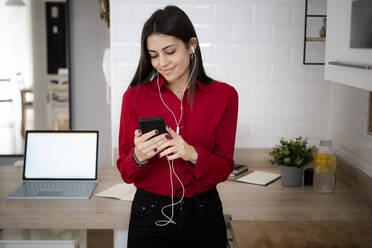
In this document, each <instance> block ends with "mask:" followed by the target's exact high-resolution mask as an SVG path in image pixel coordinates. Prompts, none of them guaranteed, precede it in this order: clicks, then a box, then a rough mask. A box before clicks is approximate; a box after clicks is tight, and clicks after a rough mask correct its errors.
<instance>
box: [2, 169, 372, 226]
mask: <svg viewBox="0 0 372 248" xmlns="http://www.w3.org/2000/svg"><path fill="white" fill-rule="evenodd" d="M259 170H266V171H274V172H278V173H279V168H259ZM98 175H99V178H98V185H97V188H96V192H100V191H102V190H104V189H107V188H109V187H111V186H113V185H115V184H117V183H121V182H122V181H121V178H120V175H119V173H118V171H117V169H116V167H111V166H110V167H109V166H107V167H106V166H102V167H99V172H98ZM21 177H22V167H14V166H0V229H1V228H82V229H126V228H128V222H129V214H130V207H131V203H130V202H127V201H120V200H115V199H108V198H99V197H92V198H91V199H90V200H31V199H28V200H7V199H6V196H7V194H9V193H10V192H11V191H13V190H14V189H15V188H16V186H17V185H18V184H20V183H21ZM218 190H219V192H220V195H221V199H222V203H223V208H224V212H225V214H230V215H231V216H232V219H233V220H250V221H366V220H369V221H372V209H371V207H369V206H368V205H367V204H366V203H365V202H363V201H362V200H361V199H360V198H359V197H358V196H357V195H356V194H354V193H353V192H352V191H351V190H350V189H348V188H347V187H345V185H343V184H342V183H339V182H338V183H337V185H336V192H335V193H334V194H331V195H322V194H318V193H316V192H313V190H312V187H305V186H303V187H298V188H288V187H283V186H281V180H277V181H275V182H274V183H272V184H270V185H268V186H266V187H265V186H257V185H251V184H244V183H237V182H230V181H227V182H224V183H221V184H219V185H218Z"/></svg>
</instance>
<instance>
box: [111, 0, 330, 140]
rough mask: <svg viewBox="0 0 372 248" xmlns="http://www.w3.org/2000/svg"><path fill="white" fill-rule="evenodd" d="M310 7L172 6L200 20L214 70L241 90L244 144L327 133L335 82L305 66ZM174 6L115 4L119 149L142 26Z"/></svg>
mask: <svg viewBox="0 0 372 248" xmlns="http://www.w3.org/2000/svg"><path fill="white" fill-rule="evenodd" d="M304 2H305V1H296V0H285V1H284V0H275V1H273V0H267V1H266V0H265V1H262V0H204V1H203V0H200V1H199V0H198V1H196V0H183V1H182V0H175V1H172V4H174V5H178V6H180V7H181V8H182V9H183V10H184V11H185V12H186V13H187V14H188V16H189V17H190V19H191V21H192V22H193V23H194V26H195V29H196V32H197V35H198V38H199V42H200V46H201V50H202V55H203V61H204V65H205V69H206V71H207V73H208V74H209V75H210V76H212V77H213V78H215V79H216V80H219V81H224V82H227V83H229V84H231V85H233V86H234V87H235V88H236V89H237V90H238V92H239V120H238V131H237V139H236V147H270V146H271V145H272V144H273V143H275V141H276V143H278V142H279V139H280V137H282V136H284V137H288V138H289V137H292V136H295V135H308V136H309V138H310V139H314V140H319V139H320V138H323V137H326V136H327V123H328V120H329V119H328V118H327V117H328V109H329V99H328V98H329V93H330V89H329V82H326V81H324V80H323V67H322V66H304V65H302V53H303V51H302V47H303V32H304V23H303V20H304V11H305V3H304ZM168 3H169V1H155V0H147V1H146V0H141V1H134V0H132V1H119V0H113V1H112V10H113V11H112V16H111V21H112V24H111V26H112V28H111V49H112V64H113V66H112V74H113V75H112V79H113V83H112V88H111V90H112V94H111V95H112V106H113V107H112V123H113V124H112V135H113V142H114V143H113V147H117V146H118V144H117V136H118V125H119V124H118V123H119V118H120V107H117V106H120V105H121V98H122V94H123V93H124V91H125V89H126V88H127V87H128V84H129V82H130V80H131V78H132V77H133V75H134V72H135V69H136V66H137V63H138V60H139V55H140V34H141V28H142V25H143V24H144V22H145V21H146V20H147V18H149V16H150V15H151V13H153V12H154V11H155V10H156V9H158V8H163V7H165V6H166V5H167V4H168ZM310 74H314V75H310ZM302 124H307V125H305V126H302ZM297 126H298V127H297ZM292 127H296V128H295V129H293V128H292ZM292 129H293V130H292Z"/></svg>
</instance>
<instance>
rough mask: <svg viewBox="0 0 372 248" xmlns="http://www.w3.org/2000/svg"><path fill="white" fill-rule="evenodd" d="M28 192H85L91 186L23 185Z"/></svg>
mask: <svg viewBox="0 0 372 248" xmlns="http://www.w3.org/2000/svg"><path fill="white" fill-rule="evenodd" d="M23 185H24V187H25V189H26V190H28V191H85V190H87V189H88V188H89V186H91V183H87V182H27V183H24V184H23Z"/></svg>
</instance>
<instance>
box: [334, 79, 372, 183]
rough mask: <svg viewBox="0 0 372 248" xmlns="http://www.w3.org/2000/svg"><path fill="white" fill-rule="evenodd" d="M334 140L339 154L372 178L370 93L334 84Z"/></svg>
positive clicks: (335, 148)
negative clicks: (369, 119)
mask: <svg viewBox="0 0 372 248" xmlns="http://www.w3.org/2000/svg"><path fill="white" fill-rule="evenodd" d="M331 96H332V97H331V98H332V101H331V104H330V113H331V115H330V118H329V120H330V123H329V130H330V137H331V138H332V140H333V143H334V150H335V152H336V153H337V154H338V155H339V156H340V157H342V158H343V159H345V160H347V161H349V162H350V163H352V164H353V165H355V166H356V167H357V168H358V169H360V170H361V171H363V172H364V173H365V174H367V175H368V176H370V177H372V136H370V135H368V134H367V125H368V120H367V118H368V105H369V104H368V100H369V99H368V97H369V93H368V91H365V90H361V89H357V88H353V87H350V86H346V85H341V84H337V83H331Z"/></svg>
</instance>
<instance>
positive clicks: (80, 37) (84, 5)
mask: <svg viewBox="0 0 372 248" xmlns="http://www.w3.org/2000/svg"><path fill="white" fill-rule="evenodd" d="M70 4H71V12H70V27H71V30H70V34H71V38H70V41H71V51H70V52H71V76H72V79H71V81H72V82H71V87H72V96H71V97H72V99H71V101H72V128H73V129H75V130H76V129H94V130H95V129H97V130H99V132H100V133H99V140H100V142H99V155H98V159H99V161H98V162H99V165H112V158H111V129H110V126H111V117H110V105H109V104H108V103H107V102H106V88H105V81H104V77H103V70H102V58H103V52H104V49H105V48H106V47H110V34H109V31H108V29H107V26H106V24H105V23H104V22H103V21H102V20H101V19H100V16H99V4H98V3H97V1H91V0H79V1H70Z"/></svg>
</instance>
